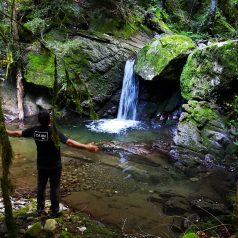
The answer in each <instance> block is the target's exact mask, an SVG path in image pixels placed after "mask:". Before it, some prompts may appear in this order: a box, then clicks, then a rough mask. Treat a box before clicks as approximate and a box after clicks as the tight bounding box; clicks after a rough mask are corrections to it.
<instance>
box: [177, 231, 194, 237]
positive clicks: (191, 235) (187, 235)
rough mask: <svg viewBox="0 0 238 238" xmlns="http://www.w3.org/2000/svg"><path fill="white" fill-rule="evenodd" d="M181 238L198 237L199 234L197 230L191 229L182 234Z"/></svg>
mask: <svg viewBox="0 0 238 238" xmlns="http://www.w3.org/2000/svg"><path fill="white" fill-rule="evenodd" d="M180 238H198V235H197V234H196V233H195V232H192V231H190V232H188V233H186V234H184V235H182V236H181V237H180Z"/></svg>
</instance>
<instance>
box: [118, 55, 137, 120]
mask: <svg viewBox="0 0 238 238" xmlns="http://www.w3.org/2000/svg"><path fill="white" fill-rule="evenodd" d="M134 64H135V59H129V60H127V61H126V65H125V70H124V78H123V86H122V92H121V98H120V105H119V109H118V114H117V119H118V120H136V109H137V101H138V91H139V90H138V88H139V85H138V81H137V80H136V77H135V73H134Z"/></svg>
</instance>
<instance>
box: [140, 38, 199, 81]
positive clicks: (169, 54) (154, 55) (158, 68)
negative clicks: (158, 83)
mask: <svg viewBox="0 0 238 238" xmlns="http://www.w3.org/2000/svg"><path fill="white" fill-rule="evenodd" d="M194 48H196V45H195V44H194V43H193V41H192V40H191V39H190V38H189V37H186V36H182V35H169V36H165V37H163V38H160V39H155V40H154V41H152V42H151V43H149V44H147V45H146V46H145V47H144V48H142V49H141V50H140V52H139V53H138V57H137V62H136V68H135V70H136V73H137V74H138V75H140V76H141V77H142V78H144V79H145V80H152V79H153V78H154V77H156V76H158V75H160V73H161V72H162V71H163V70H164V69H165V67H166V66H167V65H168V64H169V63H170V62H171V61H172V60H173V59H175V58H177V57H181V56H184V55H185V54H186V53H188V51H189V50H192V49H194Z"/></svg>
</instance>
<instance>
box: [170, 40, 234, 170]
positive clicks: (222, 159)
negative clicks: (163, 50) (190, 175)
mask: <svg viewBox="0 0 238 238" xmlns="http://www.w3.org/2000/svg"><path fill="white" fill-rule="evenodd" d="M237 55H238V42H237V41H227V42H223V43H217V44H213V45H210V46H208V47H205V48H203V49H199V50H195V51H194V52H193V53H192V54H191V55H190V56H189V57H188V60H187V63H186V65H185V67H184V70H183V72H182V75H181V94H182V96H183V97H184V98H186V99H187V100H188V102H187V104H184V105H183V109H184V112H183V113H182V115H181V117H180V121H179V124H178V127H177V131H176V133H175V136H174V145H173V146H172V149H171V151H170V154H171V156H172V157H173V158H174V159H175V161H176V163H177V165H178V166H179V167H182V168H185V167H189V168H191V167H194V168H195V167H199V166H201V167H203V166H205V167H212V166H214V165H219V166H220V165H224V166H229V164H231V163H232V162H234V158H235V155H234V154H232V150H231V147H232V139H231V136H230V134H229V131H228V129H227V127H226V125H225V120H224V115H223V113H224V109H222V110H221V103H223V104H224V103H225V102H229V100H230V99H231V98H232V97H234V95H235V92H237V88H238V87H237V86H238V82H237V81H238V80H237V77H238V66H237V65H238V61H237ZM225 90H226V91H225Z"/></svg>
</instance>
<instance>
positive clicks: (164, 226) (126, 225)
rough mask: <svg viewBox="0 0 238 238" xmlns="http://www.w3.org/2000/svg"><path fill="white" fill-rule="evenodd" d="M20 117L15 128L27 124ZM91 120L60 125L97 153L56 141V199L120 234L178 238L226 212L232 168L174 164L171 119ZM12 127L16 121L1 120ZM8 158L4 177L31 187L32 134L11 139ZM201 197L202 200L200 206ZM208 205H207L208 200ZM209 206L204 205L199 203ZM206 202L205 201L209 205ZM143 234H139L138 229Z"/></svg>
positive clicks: (20, 189)
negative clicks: (190, 168) (115, 127)
mask: <svg viewBox="0 0 238 238" xmlns="http://www.w3.org/2000/svg"><path fill="white" fill-rule="evenodd" d="M33 123H34V120H33V121H32V120H29V121H26V123H25V125H24V126H22V128H27V127H29V125H32V124H33ZM95 123H96V124H97V123H100V122H91V121H84V122H78V121H71V122H68V123H67V124H60V125H59V129H60V130H61V131H62V132H64V133H65V134H66V135H67V136H68V137H70V138H72V139H75V140H78V141H80V142H82V143H88V142H92V141H93V142H95V143H97V144H99V145H100V147H101V148H102V149H101V151H100V152H98V153H95V154H94V153H90V152H87V151H83V150H76V149H74V148H69V147H66V146H65V145H63V146H62V148H61V150H62V160H63V174H62V186H61V187H62V189H61V199H62V202H63V203H65V204H67V205H69V206H70V207H71V208H72V209H77V210H80V211H82V212H85V213H87V214H90V215H91V216H92V217H93V218H94V219H97V220H98V221H100V222H102V223H108V224H113V225H115V226H117V227H118V228H120V229H121V230H122V231H123V232H124V234H134V237H140V235H143V234H144V235H148V237H149V235H153V236H151V237H162V238H165V237H169V238H171V237H177V234H178V233H181V232H183V230H184V229H186V228H187V226H188V225H190V224H192V223H195V222H197V221H198V220H200V219H201V218H202V217H204V216H207V217H209V216H210V214H209V213H210V212H211V210H212V211H214V214H218V215H219V214H220V213H222V214H223V213H225V214H226V213H228V212H229V211H228V208H227V200H228V196H229V195H230V194H231V193H232V190H231V188H232V186H233V175H232V174H229V173H228V172H226V171H225V170H223V169H222V168H220V169H213V170H204V171H199V172H198V173H196V174H194V173H193V172H191V174H189V175H185V174H184V173H183V172H181V171H180V170H178V169H176V168H175V167H174V166H173V164H172V162H171V158H170V157H169V155H168V153H167V151H168V147H169V145H170V143H171V142H172V136H173V133H174V130H175V127H176V125H175V124H174V123H168V125H160V124H156V123H139V124H138V125H137V126H135V127H132V128H131V129H127V130H124V131H122V132H121V133H109V132H102V131H100V130H94V128H95ZM7 127H8V128H11V129H16V128H18V125H17V123H16V124H14V123H11V124H8V125H7ZM11 144H12V147H13V150H14V153H15V159H14V162H13V166H12V168H11V176H12V178H13V183H14V185H15V188H16V193H18V194H24V195H25V196H26V195H27V194H34V192H35V184H36V168H35V160H36V150H35V149H36V147H35V144H34V141H33V140H31V139H25V138H11ZM204 204H205V205H204ZM207 204H210V207H209V206H208V205H207ZM201 206H202V207H203V210H205V208H207V209H208V211H207V212H206V211H203V210H201V209H199V207H201ZM211 206H212V208H211ZM144 237H146V236H144Z"/></svg>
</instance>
